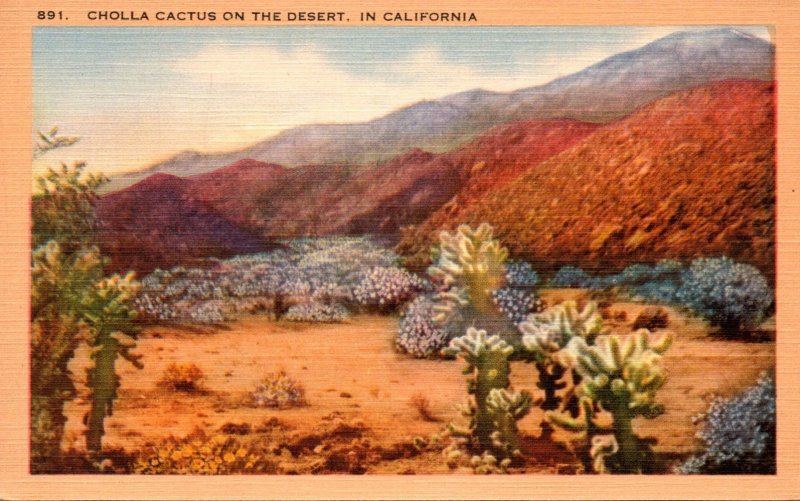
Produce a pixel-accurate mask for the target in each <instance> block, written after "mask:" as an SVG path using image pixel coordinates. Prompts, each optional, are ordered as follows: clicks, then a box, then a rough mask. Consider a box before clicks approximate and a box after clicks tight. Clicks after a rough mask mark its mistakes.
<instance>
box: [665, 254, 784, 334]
mask: <svg viewBox="0 0 800 501" xmlns="http://www.w3.org/2000/svg"><path fill="white" fill-rule="evenodd" d="M678 299H679V300H680V301H681V302H682V303H683V304H685V305H686V306H688V307H689V308H691V309H692V310H693V311H695V312H696V313H697V314H699V315H701V316H702V317H704V318H705V319H706V320H708V321H709V322H711V324H712V325H716V326H720V327H721V328H722V329H723V330H724V331H727V332H739V331H740V330H742V329H745V328H750V327H753V326H755V325H758V323H760V322H761V321H763V320H764V318H765V316H766V313H767V311H768V310H769V308H770V306H771V305H772V302H773V293H772V290H771V289H770V287H769V284H768V283H767V280H766V278H764V276H763V275H762V274H761V272H759V271H758V270H757V269H756V268H755V267H753V266H750V265H748V264H742V263H736V262H735V261H733V260H732V259H729V258H727V257H722V258H699V259H695V260H694V261H692V264H691V266H690V267H689V269H688V270H687V271H686V273H685V274H684V278H683V285H682V286H681V288H680V290H679V291H678Z"/></svg>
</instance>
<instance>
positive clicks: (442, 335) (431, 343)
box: [394, 295, 450, 358]
mask: <svg viewBox="0 0 800 501" xmlns="http://www.w3.org/2000/svg"><path fill="white" fill-rule="evenodd" d="M433 306H434V302H433V301H432V300H431V298H430V297H429V296H424V295H423V296H419V297H417V298H416V299H415V300H413V301H412V302H411V303H409V304H408V306H407V308H406V310H405V311H404V312H403V313H402V314H401V317H400V325H399V328H398V330H397V336H396V337H395V341H394V342H395V347H396V348H397V350H398V351H401V352H405V353H408V354H409V355H413V356H415V357H418V358H425V357H430V356H433V355H437V354H438V353H439V351H440V350H441V349H442V348H444V347H445V346H447V343H449V342H450V335H449V331H448V330H447V328H446V326H440V325H439V324H438V323H437V322H435V321H434V320H433V315H434V311H433Z"/></svg>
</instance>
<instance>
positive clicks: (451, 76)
mask: <svg viewBox="0 0 800 501" xmlns="http://www.w3.org/2000/svg"><path fill="white" fill-rule="evenodd" d="M686 29H688V28H686V27H663V26H659V27H602V28H586V27H572V28H570V27H564V28H562V27H464V28H461V27H447V28H428V27H403V28H385V27H380V28H377V27H357V28H352V27H351V28H335V27H324V28H323V27H270V28H130V27H126V28H77V27H70V28H35V29H34V35H33V70H34V71H33V73H34V82H33V100H34V103H33V112H34V117H33V120H34V127H35V128H40V129H49V128H50V127H51V126H52V125H59V126H60V127H61V130H62V132H63V133H65V134H70V135H80V136H81V137H82V140H81V141H80V142H79V143H78V144H77V145H75V146H73V147H72V148H70V150H69V151H67V150H62V151H61V152H59V153H51V154H50V155H47V156H45V157H44V158H43V159H41V160H40V161H38V162H37V164H36V165H35V166H34V170H35V171H39V170H41V169H42V168H43V167H44V166H45V165H49V164H52V163H53V161H54V159H55V158H56V157H58V158H64V157H68V158H69V159H76V160H77V159H81V160H86V161H88V162H89V165H90V168H91V169H92V170H95V171H103V172H105V173H107V174H114V173H117V172H121V171H125V170H131V169H138V168H142V167H145V166H147V165H149V164H152V163H154V162H156V161H158V160H161V159H165V158H167V157H169V156H171V155H173V154H175V153H177V152H179V151H182V150H185V149H195V150H198V151H225V150H230V149H234V148H239V147H243V146H246V145H249V144H252V143H253V142H256V141H258V140H261V139H264V138H266V137H268V136H271V135H274V134H276V133H278V132H280V131H281V130H284V129H286V128H289V127H293V126H296V125H302V124H306V123H327V122H355V121H365V120H369V119H372V118H376V117H379V116H381V115H384V114H386V113H388V112H391V111H392V110H394V109H396V108H398V107H401V106H404V105H407V104H411V103H413V102H415V101H418V100H421V99H436V98H440V97H443V96H445V95H448V94H451V93H454V92H459V91H464V90H468V89H472V88H476V87H481V88H485V89H489V90H497V91H509V90H514V89H518V88H523V87H528V86H533V85H539V84H543V83H546V82H548V81H550V80H552V79H554V78H557V77H559V76H562V75H566V74H569V73H573V72H575V71H578V70H580V69H582V68H585V67H586V66H589V65H591V64H594V63H596V62H598V61H600V60H602V59H604V58H606V57H608V56H611V55H613V54H616V53H619V52H623V51H626V50H631V49H635V48H638V47H640V46H642V45H645V44H646V43H648V42H651V41H653V40H655V39H657V38H660V37H662V36H665V35H668V34H669V33H672V32H674V31H682V30H686ZM691 29H702V27H695V28H691ZM739 29H741V30H742V31H747V32H749V33H752V34H754V35H756V36H760V37H762V38H765V39H769V35H768V33H767V30H766V29H765V28H761V27H739ZM51 157H52V158H51Z"/></svg>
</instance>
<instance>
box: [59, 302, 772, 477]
mask: <svg viewBox="0 0 800 501" xmlns="http://www.w3.org/2000/svg"><path fill="white" fill-rule="evenodd" d="M576 294H579V293H578V292H575V291H548V292H547V294H546V295H545V299H546V300H547V301H548V302H549V303H550V304H554V303H556V302H558V301H560V300H563V299H567V298H569V297H571V296H575V295H576ZM642 308H644V305H640V304H633V303H615V304H613V305H612V306H611V307H610V311H611V312H612V313H613V312H617V311H625V312H626V315H627V320H626V321H622V322H617V323H616V330H617V331H618V332H628V331H630V329H631V327H630V326H631V324H632V322H633V320H634V319H635V318H636V316H637V314H638V312H639V311H640V310H641V309H642ZM668 311H669V313H670V325H669V327H668V330H671V331H673V332H674V333H675V334H676V339H675V342H674V344H673V346H672V348H671V349H670V350H669V352H668V353H667V355H666V357H665V361H664V363H665V366H666V368H667V370H668V371H669V380H668V382H667V383H666V385H665V386H664V387H663V388H662V389H661V390H660V392H659V401H660V402H661V403H663V404H664V405H665V407H666V412H665V413H664V414H663V415H661V416H659V417H658V418H656V419H653V420H646V419H637V420H636V421H635V429H636V431H637V433H638V434H639V435H641V436H644V437H655V438H656V439H657V444H656V446H655V449H656V451H657V452H659V453H661V454H662V455H663V456H664V457H668V458H673V459H676V458H679V457H681V456H685V455H687V454H688V453H690V452H691V450H692V448H693V447H694V446H695V444H696V440H695V433H696V431H697V427H696V426H694V425H693V424H692V420H691V418H692V416H694V415H696V414H697V413H699V412H702V411H704V410H706V408H707V407H708V402H709V401H710V400H711V398H713V396H714V395H722V396H727V395H731V394H733V393H735V392H738V391H740V390H742V389H743V388H745V387H747V386H749V385H751V384H753V383H754V382H755V381H756V379H757V377H758V375H759V373H760V372H761V371H763V370H767V369H770V368H772V367H773V366H774V361H775V360H774V355H775V354H774V343H773V342H772V340H771V334H770V332H769V328H768V327H765V333H764V337H765V338H766V339H762V340H760V341H758V342H753V341H750V342H746V341H729V340H723V339H721V338H718V337H716V336H714V335H713V334H711V333H710V332H709V329H708V327H707V325H706V324H704V323H703V322H701V321H699V320H697V319H694V318H688V317H686V316H684V315H682V314H680V313H678V312H676V311H675V310H673V309H668ZM397 321H398V320H397V317H394V316H357V317H354V318H353V319H352V320H350V321H349V322H348V323H344V324H296V323H290V322H274V321H271V320H269V319H268V318H267V317H259V316H251V317H245V318H242V319H239V320H237V321H235V322H232V323H229V324H226V325H222V326H215V327H203V328H194V327H192V328H188V327H174V326H170V327H162V326H157V327H150V328H147V329H146V330H145V331H144V332H143V333H142V336H141V338H140V340H139V342H138V348H137V350H136V351H137V352H138V353H140V354H142V355H143V359H142V361H143V363H144V366H145V368H144V369H143V370H138V369H136V368H134V367H132V366H131V365H130V364H128V363H127V362H125V361H121V362H118V372H119V373H120V374H121V379H122V386H121V388H120V390H119V399H118V400H117V402H116V403H115V406H114V414H113V416H111V417H109V418H108V419H107V420H106V435H105V439H104V444H105V445H106V446H107V447H123V448H124V449H126V450H127V451H136V450H138V449H143V448H144V449H146V448H147V447H149V446H150V445H152V444H153V443H157V442H158V441H159V440H161V439H163V438H164V437H166V436H169V435H173V436H175V437H182V436H185V435H187V434H189V433H191V432H192V431H193V430H195V429H197V428H200V429H203V430H206V431H207V432H209V433H215V432H217V431H218V430H219V429H220V428H221V427H223V426H225V425H226V424H230V423H233V424H236V425H240V424H248V425H250V427H251V429H252V430H253V434H257V433H262V434H265V436H266V437H267V439H268V440H271V441H273V442H274V444H275V445H276V448H275V451H276V457H278V456H280V457H281V458H282V460H281V461H282V463H281V468H279V470H278V471H279V472H283V473H294V472H299V473H306V472H316V471H320V472H329V471H337V469H336V468H326V467H319V464H320V463H319V461H317V462H314V461H313V457H314V454H320V453H321V449H328V450H335V449H336V447H337V444H338V446H343V444H345V443H346V445H347V446H348V447H351V448H352V447H356V448H358V447H360V448H361V449H360V450H367V451H372V452H373V454H371V455H370V454H366V455H365V454H361V455H362V456H363V457H362V459H363V461H360V463H359V465H358V467H356V468H351V469H350V470H348V468H350V467H347V468H342V469H340V470H341V471H345V472H346V471H351V472H356V473H363V472H368V473H445V472H449V471H451V470H449V469H448V467H447V466H446V465H445V464H444V461H443V460H442V456H441V454H440V448H439V449H436V448H434V447H428V448H426V449H423V450H422V451H416V450H413V448H411V447H410V444H411V443H412V442H413V439H414V437H417V436H421V437H430V436H431V435H432V434H435V433H437V432H440V431H441V430H442V429H443V428H444V426H445V425H446V423H448V422H450V421H454V422H458V423H463V422H464V418H462V417H461V416H460V414H459V412H458V411H457V410H456V408H455V406H456V404H459V403H461V402H463V401H464V400H465V398H466V392H465V382H464V376H463V375H462V374H461V368H462V367H463V364H462V362H461V361H448V360H416V359H412V358H409V357H408V356H405V355H400V354H397V353H395V352H394V351H393V349H392V340H393V338H394V333H395V331H396V327H397ZM172 362H181V363H185V362H193V363H195V364H197V365H198V366H199V367H200V368H202V370H203V372H204V373H205V376H206V379H205V382H204V384H205V388H206V389H207V391H206V392H205V393H203V394H185V393H177V392H169V391H165V390H162V389H161V388H159V387H158V386H157V382H158V380H159V379H160V377H161V374H162V372H163V370H164V368H165V367H167V366H168V365H169V364H170V363H172ZM86 364H87V353H86V352H85V351H81V352H80V353H79V354H78V356H76V358H75V359H74V360H73V363H72V366H71V367H72V369H73V373H74V375H75V378H76V379H77V380H79V381H81V382H82V381H84V380H85V371H84V370H83V368H84V367H85V366H86ZM278 370H284V371H286V372H287V374H288V375H290V376H291V377H293V378H294V379H296V380H297V381H299V382H300V383H301V384H302V385H303V386H304V387H305V390H306V399H307V401H308V405H307V406H304V407H297V408H288V409H280V410H278V409H265V408H255V407H253V406H252V405H250V404H249V398H248V397H249V392H251V391H252V390H253V389H254V388H255V387H256V385H257V383H258V382H259V380H260V379H261V378H262V377H263V376H264V375H266V374H267V373H270V372H274V371H278ZM535 381H536V370H535V368H534V367H533V366H532V365H529V364H524V363H521V362H518V363H517V362H515V363H514V364H513V366H512V382H513V385H514V387H515V388H516V389H528V390H530V391H532V392H533V393H534V395H536V394H537V393H538V390H537V389H536V388H535ZM79 387H80V388H83V387H84V385H82V384H79ZM415 396H416V398H417V399H418V398H419V397H420V396H422V397H424V398H425V399H427V400H428V402H429V406H428V410H429V412H428V415H427V416H423V415H422V414H421V413H420V412H419V410H418V409H417V408H416V407H415V406H414V405H412V404H411V402H412V400H413V399H414V397H415ZM85 397H86V393H85V390H82V393H81V396H79V398H78V399H76V400H74V401H73V402H71V403H70V404H69V405H68V407H67V414H68V417H69V422H68V424H67V432H66V436H65V444H64V446H65V447H66V448H70V447H74V448H76V449H82V448H83V445H84V438H83V434H82V433H83V428H84V427H83V425H82V418H83V415H84V414H85V412H86V410H87V408H88V403H87V401H86V399H85ZM541 419H542V415H541V412H540V411H538V409H534V411H532V412H531V414H530V415H529V416H527V417H526V418H525V419H523V420H522V421H521V422H520V429H521V431H522V433H523V436H524V440H523V449H524V451H525V453H526V456H527V457H528V459H527V460H526V463H525V465H524V466H523V467H522V468H520V469H519V471H524V472H562V473H572V472H575V471H576V469H577V468H578V462H577V461H576V459H575V456H574V454H573V452H572V444H574V442H575V439H576V438H577V437H576V436H575V435H574V434H570V433H567V432H563V431H558V432H556V434H555V435H554V436H553V439H552V440H539V439H538V438H537V437H538V436H539V434H540V428H539V423H540V422H541ZM342 426H344V427H345V428H347V430H349V431H348V432H347V433H339V432H337V431H336V430H337V427H338V428H339V431H341V429H342ZM326 433H327V435H326ZM309 437H310V438H309ZM265 440H266V439H265ZM317 446H320V447H321V448H320V447H317ZM287 448H288V449H289V450H290V451H291V452H292V454H293V455H292V456H289V455H288V453H287V452H286V451H285V450H282V449H287ZM315 448H316V449H317V451H316V452H314V449H315ZM281 454H282V455H281ZM322 454H323V455H324V453H322ZM315 464H316V465H317V466H316V468H317V469H314V468H315V467H314V466H313V465H315ZM309 465H312V466H309ZM328 466H330V465H328ZM309 468H310V469H309ZM456 471H461V472H463V471H464V469H459V470H456ZM467 471H469V470H467Z"/></svg>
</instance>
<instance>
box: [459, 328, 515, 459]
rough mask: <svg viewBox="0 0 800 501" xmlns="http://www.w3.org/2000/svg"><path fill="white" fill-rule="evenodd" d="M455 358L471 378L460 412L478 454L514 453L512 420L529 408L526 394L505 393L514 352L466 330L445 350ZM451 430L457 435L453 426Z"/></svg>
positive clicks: (493, 338) (496, 339)
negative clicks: (467, 400) (468, 421)
mask: <svg viewBox="0 0 800 501" xmlns="http://www.w3.org/2000/svg"><path fill="white" fill-rule="evenodd" d="M445 351H446V353H448V354H450V355H458V356H460V357H461V358H463V359H464V361H465V362H466V363H467V367H466V368H465V369H464V374H466V375H469V376H471V377H470V379H469V380H468V383H467V392H468V393H469V394H470V395H472V399H471V400H470V402H469V403H468V404H467V406H466V407H465V409H464V414H465V415H466V416H468V417H470V418H471V419H470V424H469V430H468V431H467V432H466V434H468V435H469V436H470V437H472V438H474V439H475V441H476V442H477V444H476V445H477V446H478V447H479V448H480V450H482V451H487V450H488V451H491V452H492V453H494V454H499V455H501V456H502V457H509V456H513V455H516V454H518V452H517V450H518V449H517V447H516V444H517V442H516V440H517V439H516V431H517V430H516V421H518V420H519V419H521V418H522V417H523V416H525V414H527V412H528V410H529V409H530V400H531V399H530V395H529V394H527V393H526V392H520V393H514V392H511V391H508V387H509V385H510V383H509V380H508V374H509V364H508V357H509V356H510V355H511V354H512V353H513V352H514V348H512V347H511V346H509V345H508V344H507V343H506V342H505V341H503V340H502V339H500V337H498V336H489V335H487V334H486V331H481V330H477V329H474V328H470V329H468V330H467V333H466V334H465V335H464V336H461V337H459V338H455V339H453V340H452V341H451V342H450V346H449V347H448V348H447V349H446V350H445ZM451 431H452V432H454V433H455V434H458V432H459V430H457V429H455V427H453V428H451Z"/></svg>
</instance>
